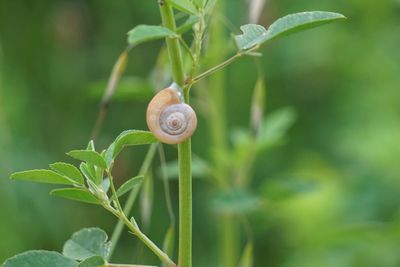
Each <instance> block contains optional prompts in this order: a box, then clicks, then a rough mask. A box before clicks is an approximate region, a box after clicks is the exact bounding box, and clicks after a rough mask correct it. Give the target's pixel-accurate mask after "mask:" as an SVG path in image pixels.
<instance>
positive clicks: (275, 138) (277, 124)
mask: <svg viewBox="0 0 400 267" xmlns="http://www.w3.org/2000/svg"><path fill="white" fill-rule="evenodd" d="M295 120H296V112H295V111H294V110H293V109H292V108H290V107H285V108H281V109H279V110H277V111H275V112H273V113H272V114H270V115H269V116H267V117H266V119H265V121H264V122H263V126H262V128H261V130H260V133H259V136H258V140H257V145H258V149H264V148H266V147H269V146H272V145H276V144H278V143H279V142H280V141H281V140H282V138H283V137H284V136H285V134H286V133H287V131H288V130H289V128H290V127H291V126H292V125H293V123H294V122H295Z"/></svg>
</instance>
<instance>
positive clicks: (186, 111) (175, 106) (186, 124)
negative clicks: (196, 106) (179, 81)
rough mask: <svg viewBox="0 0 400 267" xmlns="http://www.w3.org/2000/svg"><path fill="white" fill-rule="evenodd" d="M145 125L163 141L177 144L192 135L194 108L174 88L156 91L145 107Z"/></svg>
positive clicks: (194, 119)
mask: <svg viewBox="0 0 400 267" xmlns="http://www.w3.org/2000/svg"><path fill="white" fill-rule="evenodd" d="M146 120H147V126H148V127H149V129H150V131H151V132H152V133H153V134H154V135H155V136H156V137H157V139H159V140H160V141H161V142H163V143H167V144H178V143H181V142H183V141H185V140H186V139H188V138H189V137H190V136H192V135H193V133H194V131H195V130H196V127H197V117H196V113H195V112H194V110H193V109H192V108H191V107H190V106H189V105H187V104H185V103H182V100H181V98H180V96H179V94H178V91H177V89H175V88H166V89H164V90H161V91H160V92H159V93H157V94H156V95H155V96H154V98H153V99H152V100H151V101H150V103H149V106H148V108H147V116H146Z"/></svg>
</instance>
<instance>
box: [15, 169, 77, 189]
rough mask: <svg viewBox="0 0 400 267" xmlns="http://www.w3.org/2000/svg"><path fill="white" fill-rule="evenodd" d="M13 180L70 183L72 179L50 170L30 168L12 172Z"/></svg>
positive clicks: (72, 182)
mask: <svg viewBox="0 0 400 267" xmlns="http://www.w3.org/2000/svg"><path fill="white" fill-rule="evenodd" d="M10 178H11V179H15V180H25V181H31V182H36V183H49V184H66V185H72V184H74V181H72V180H70V179H68V178H67V177H64V176H62V175H60V174H58V173H56V172H54V171H50V170H30V171H22V172H16V173H13V174H12V175H11V177H10Z"/></svg>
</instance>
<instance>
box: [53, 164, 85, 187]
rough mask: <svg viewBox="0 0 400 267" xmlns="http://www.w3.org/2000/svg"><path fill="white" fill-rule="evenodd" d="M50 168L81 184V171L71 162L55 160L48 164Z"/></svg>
mask: <svg viewBox="0 0 400 267" xmlns="http://www.w3.org/2000/svg"><path fill="white" fill-rule="evenodd" d="M50 168H51V169H52V170H53V171H56V172H58V173H59V174H61V175H64V176H66V177H68V178H69V179H71V180H73V181H75V182H77V183H78V184H83V183H84V180H83V176H82V174H81V172H80V171H79V170H78V168H76V167H75V166H74V165H72V164H68V163H65V162H56V163H53V164H50Z"/></svg>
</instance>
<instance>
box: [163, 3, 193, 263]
mask: <svg viewBox="0 0 400 267" xmlns="http://www.w3.org/2000/svg"><path fill="white" fill-rule="evenodd" d="M160 13H161V18H162V23H163V25H164V27H166V28H169V29H170V30H173V31H175V30H176V24H175V17H174V12H173V10H172V7H171V6H170V5H169V4H168V3H167V2H166V1H160ZM166 43H167V48H168V54H169V58H170V64H171V68H172V76H173V78H174V81H175V82H176V83H177V84H179V85H180V86H183V85H184V79H185V75H184V71H183V63H182V55H181V48H180V46H179V40H178V39H177V38H175V39H171V38H167V39H166ZM184 98H185V102H186V103H189V88H185V89H184ZM178 158H179V160H178V162H179V261H178V264H179V267H191V266H192V170H191V168H192V166H191V141H190V139H188V140H186V141H184V142H183V143H181V144H179V145H178Z"/></svg>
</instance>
